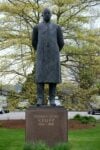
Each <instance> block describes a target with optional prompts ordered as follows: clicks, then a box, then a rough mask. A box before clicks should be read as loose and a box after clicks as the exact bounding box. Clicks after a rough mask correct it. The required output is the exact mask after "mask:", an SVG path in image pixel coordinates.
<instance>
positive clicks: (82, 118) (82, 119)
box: [73, 114, 96, 124]
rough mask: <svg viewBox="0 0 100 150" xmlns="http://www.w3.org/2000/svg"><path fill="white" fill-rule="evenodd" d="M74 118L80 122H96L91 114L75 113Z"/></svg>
mask: <svg viewBox="0 0 100 150" xmlns="http://www.w3.org/2000/svg"><path fill="white" fill-rule="evenodd" d="M73 119H74V120H78V121H80V122H81V123H84V124H88V123H96V119H95V118H94V117H92V116H80V115H79V114H77V115H75V116H74V118H73Z"/></svg>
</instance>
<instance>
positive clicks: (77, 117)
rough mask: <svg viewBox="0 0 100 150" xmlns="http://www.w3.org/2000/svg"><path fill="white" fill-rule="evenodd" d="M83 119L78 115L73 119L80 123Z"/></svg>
mask: <svg viewBox="0 0 100 150" xmlns="http://www.w3.org/2000/svg"><path fill="white" fill-rule="evenodd" d="M81 117H82V116H80V115H79V114H77V115H75V116H74V118H73V119H74V120H79V121H80V120H81Z"/></svg>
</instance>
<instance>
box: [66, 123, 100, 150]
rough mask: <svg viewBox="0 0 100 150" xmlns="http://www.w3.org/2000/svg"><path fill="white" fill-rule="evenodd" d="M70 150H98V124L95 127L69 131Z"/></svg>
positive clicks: (99, 138)
mask: <svg viewBox="0 0 100 150" xmlns="http://www.w3.org/2000/svg"><path fill="white" fill-rule="evenodd" d="M69 142H70V144H71V146H72V149H71V150H100V124H99V125H97V126H96V127H95V128H91V129H82V130H77V131H71V132H69Z"/></svg>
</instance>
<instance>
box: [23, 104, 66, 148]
mask: <svg viewBox="0 0 100 150" xmlns="http://www.w3.org/2000/svg"><path fill="white" fill-rule="evenodd" d="M67 118H68V117H67V111H66V110H65V109H64V108H63V107H47V106H46V107H30V108H29V109H27V111H26V142H29V143H34V142H37V141H43V142H45V143H47V144H48V145H49V146H53V145H55V144H57V143H60V142H66V141H67V140H68V137H67V135H68V125H67Z"/></svg>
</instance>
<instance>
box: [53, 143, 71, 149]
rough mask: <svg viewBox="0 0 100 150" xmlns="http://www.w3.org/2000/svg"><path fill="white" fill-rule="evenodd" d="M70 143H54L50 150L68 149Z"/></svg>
mask: <svg viewBox="0 0 100 150" xmlns="http://www.w3.org/2000/svg"><path fill="white" fill-rule="evenodd" d="M70 148H71V147H70V145H69V144H68V143H59V144H57V145H55V146H54V147H53V148H52V150H70Z"/></svg>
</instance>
